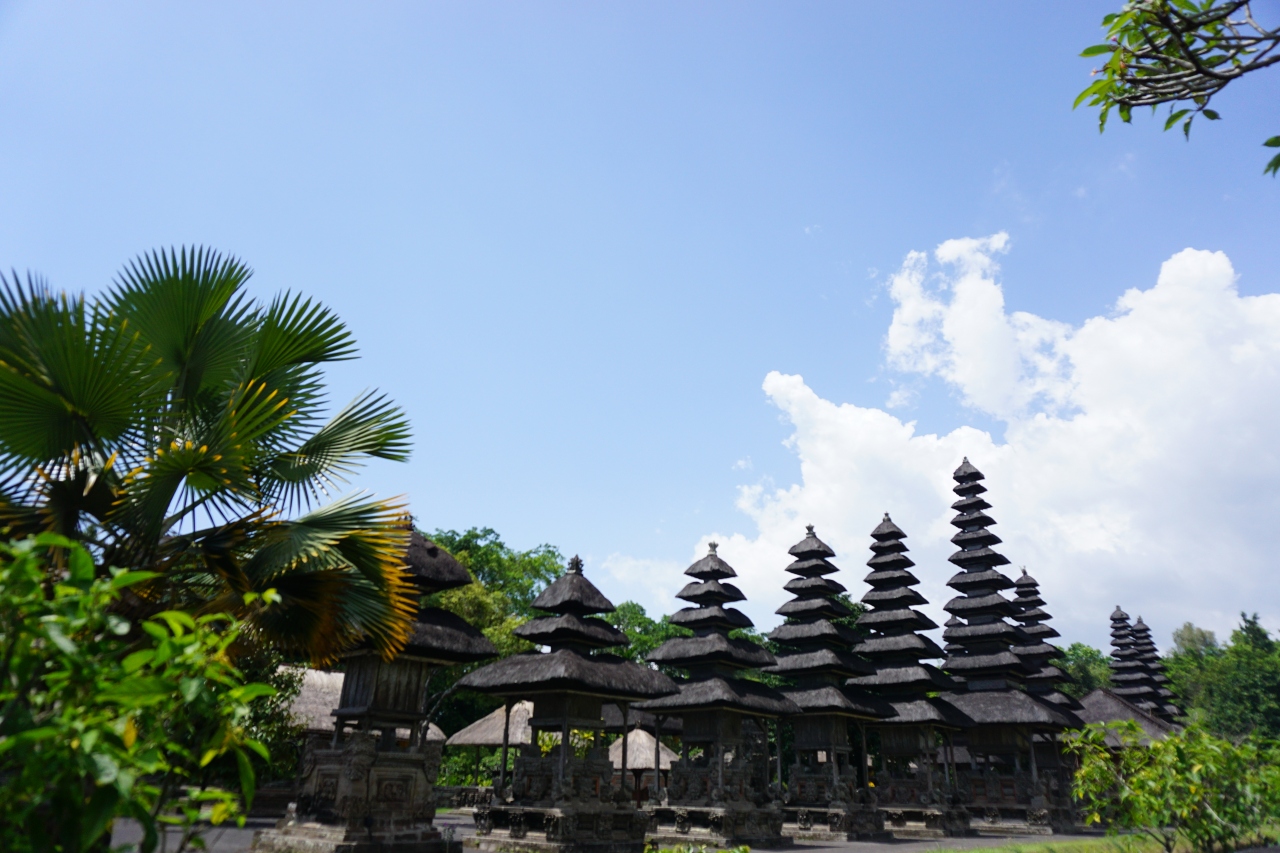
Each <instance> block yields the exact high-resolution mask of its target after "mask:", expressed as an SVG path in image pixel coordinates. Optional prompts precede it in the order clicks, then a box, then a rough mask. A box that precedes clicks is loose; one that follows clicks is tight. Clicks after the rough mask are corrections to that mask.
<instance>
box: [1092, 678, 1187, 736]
mask: <svg viewBox="0 0 1280 853" xmlns="http://www.w3.org/2000/svg"><path fill="white" fill-rule="evenodd" d="M1076 716H1078V717H1079V718H1080V719H1081V720H1083V721H1084V722H1085V723H1111V722H1117V721H1119V720H1133V721H1134V722H1135V723H1137V724H1138V726H1139V727H1140V728H1141V729H1142V733H1143V735H1144V736H1145V739H1146V742H1148V743H1149V742H1150V741H1153V740H1160V739H1161V738H1164V737H1167V736H1169V735H1170V734H1173V733H1174V732H1176V731H1177V730H1178V726H1176V725H1174V724H1173V723H1171V722H1169V721H1168V720H1165V719H1163V718H1161V717H1159V716H1157V715H1155V714H1153V713H1151V712H1149V711H1145V710H1143V709H1142V708H1139V707H1138V706H1137V705H1134V704H1133V703H1132V702H1130V701H1129V700H1127V699H1125V698H1124V697H1123V696H1118V695H1116V693H1115V691H1113V690H1108V689H1107V688H1105V687H1100V688H1098V689H1097V690H1093V691H1091V692H1089V693H1086V694H1085V695H1084V697H1083V698H1081V700H1080V707H1079V709H1078V710H1077V711H1076ZM1107 743H1108V745H1110V746H1113V747H1119V746H1121V745H1122V744H1121V741H1120V739H1119V738H1118V737H1116V735H1114V734H1108V735H1107Z"/></svg>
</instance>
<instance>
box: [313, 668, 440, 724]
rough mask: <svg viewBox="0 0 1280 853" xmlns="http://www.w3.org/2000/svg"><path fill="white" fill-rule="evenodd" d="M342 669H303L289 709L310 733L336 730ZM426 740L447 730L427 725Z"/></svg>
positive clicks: (343, 675)
mask: <svg viewBox="0 0 1280 853" xmlns="http://www.w3.org/2000/svg"><path fill="white" fill-rule="evenodd" d="M345 677H346V676H345V674H344V673H341V672H324V671H322V670H318V669H304V670H303V671H302V689H300V690H299V691H298V695H297V697H296V698H295V699H294V700H293V704H292V705H290V706H289V712H290V713H291V714H292V715H293V718H294V719H295V720H297V721H298V722H299V723H300V724H301V725H302V727H303V728H304V729H306V731H307V733H308V734H324V733H326V732H332V731H333V714H332V711H333V709H334V708H337V707H338V699H339V698H340V697H341V696H342V681H343V679H344V678H345ZM427 740H439V741H442V740H444V732H443V731H441V730H440V727H439V726H437V725H436V724H435V723H432V724H431V725H430V727H429V728H428V729H427Z"/></svg>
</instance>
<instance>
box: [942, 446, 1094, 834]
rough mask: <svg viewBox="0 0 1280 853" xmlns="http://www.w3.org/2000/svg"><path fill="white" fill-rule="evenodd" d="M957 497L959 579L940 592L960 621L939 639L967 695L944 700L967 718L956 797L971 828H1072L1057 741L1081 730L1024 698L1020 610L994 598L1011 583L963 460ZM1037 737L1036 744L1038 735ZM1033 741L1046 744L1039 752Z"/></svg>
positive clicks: (1045, 704) (976, 479)
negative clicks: (950, 594) (947, 645)
mask: <svg viewBox="0 0 1280 853" xmlns="http://www.w3.org/2000/svg"><path fill="white" fill-rule="evenodd" d="M953 478H954V479H955V482H956V485H955V488H954V489H953V491H954V492H955V493H956V495H957V496H958V497H959V500H957V501H956V502H955V503H954V504H952V508H953V509H955V510H956V512H957V515H956V516H955V518H953V519H952V520H951V524H952V525H953V526H954V527H957V528H959V531H960V532H959V533H957V534H956V535H955V536H953V537H952V539H951V541H952V542H953V543H954V544H955V545H956V546H957V547H958V548H959V549H960V550H958V551H956V553H954V554H952V555H951V557H950V560H951V562H952V563H954V564H955V565H956V566H958V567H959V568H960V572H959V573H958V574H956V575H955V576H954V577H953V578H951V580H949V581H948V582H947V586H949V587H951V588H952V589H954V590H956V592H958V593H960V595H958V596H957V597H955V598H953V599H951V601H949V602H947V605H946V607H945V608H944V609H945V610H946V611H947V612H948V613H951V614H952V615H953V616H956V617H957V618H959V619H961V620H963V621H964V624H963V625H960V626H956V627H954V628H949V629H948V630H947V631H946V632H945V633H944V634H943V638H944V639H946V640H948V641H954V643H955V644H956V645H958V646H959V647H960V650H959V651H957V652H956V653H954V654H952V655H951V656H950V657H949V658H947V662H946V664H945V669H946V670H947V672H948V673H950V674H953V675H957V676H961V677H963V678H964V679H965V689H964V690H963V691H957V692H955V693H950V694H944V698H946V699H947V700H948V701H950V702H951V703H952V704H954V705H955V706H956V707H957V708H959V709H960V710H961V711H963V712H964V713H965V714H966V715H967V716H968V717H969V718H970V719H972V720H973V722H974V726H973V727H972V728H970V729H968V730H967V731H966V732H965V733H964V739H965V741H966V746H967V748H968V754H969V767H968V769H967V770H966V771H965V772H964V773H962V778H961V784H962V791H961V793H962V795H966V794H967V800H968V807H969V810H970V813H971V814H972V815H973V817H974V818H975V823H978V825H979V828H980V829H982V828H986V829H990V830H992V831H995V832H1008V831H1021V832H1051V831H1053V830H1054V829H1066V828H1068V827H1070V826H1071V825H1072V824H1073V823H1074V815H1073V813H1072V806H1071V796H1070V783H1071V776H1070V771H1069V769H1068V768H1067V767H1066V766H1065V764H1064V763H1063V761H1062V755H1061V752H1060V750H1058V749H1057V748H1056V747H1057V737H1058V735H1059V734H1060V733H1061V732H1062V731H1063V730H1064V729H1066V728H1072V727H1076V726H1079V725H1080V721H1079V720H1078V719H1077V718H1076V717H1075V716H1074V715H1073V714H1072V713H1071V712H1070V710H1068V709H1066V708H1064V707H1061V706H1058V705H1055V704H1054V703H1052V702H1049V701H1047V700H1045V699H1042V698H1040V697H1037V696H1033V695H1031V694H1029V693H1027V692H1026V680H1027V677H1028V676H1029V675H1034V674H1035V672H1037V671H1038V670H1033V669H1032V668H1031V667H1029V666H1028V665H1027V664H1025V663H1024V662H1023V661H1022V659H1020V658H1019V657H1018V655H1017V654H1015V653H1014V652H1013V650H1012V647H1014V646H1018V645H1024V644H1027V643H1028V642H1029V638H1028V637H1027V636H1026V634H1024V633H1023V632H1022V631H1021V630H1020V629H1018V628H1015V627H1014V626H1013V625H1011V624H1010V623H1009V622H1008V621H1006V620H1007V619H1008V618H1010V617H1014V616H1016V615H1018V613H1019V608H1018V607H1016V606H1015V605H1014V604H1013V602H1011V601H1010V600H1009V599H1007V598H1005V597H1004V596H1003V595H1001V591H1002V590H1006V589H1010V588H1011V587H1013V586H1014V583H1013V581H1011V580H1009V578H1008V577H1006V576H1005V575H1004V574H1003V573H1001V572H1000V571H999V569H998V568H997V567H998V566H1003V565H1007V564H1008V562H1009V561H1008V560H1007V559H1006V558H1005V557H1004V556H1003V555H1002V554H1000V553H998V552H997V551H995V550H993V548H992V546H993V545H998V544H999V543H1000V537H998V536H996V535H995V534H994V533H993V532H991V529H990V528H991V527H992V525H994V524H995V519H993V518H991V516H989V515H987V514H986V510H988V509H990V508H991V504H990V503H988V502H987V501H986V500H985V499H984V498H983V497H982V495H983V493H985V492H986V488H985V487H983V485H982V483H981V482H980V481H981V480H983V479H984V477H983V475H982V472H981V471H979V470H978V469H977V468H975V467H974V466H973V465H972V464H971V463H970V462H969V460H968V459H965V460H964V462H963V463H962V464H961V465H960V467H959V468H957V469H956V471H955V474H954V475H953ZM1036 736H1039V737H1036ZM1033 738H1035V739H1036V740H1038V741H1043V742H1044V743H1045V744H1046V745H1048V746H1050V747H1052V749H1051V750H1048V749H1046V750H1043V751H1042V750H1041V749H1037V748H1035V746H1034V741H1033Z"/></svg>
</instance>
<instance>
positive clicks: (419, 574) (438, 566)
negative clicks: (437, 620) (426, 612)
mask: <svg viewBox="0 0 1280 853" xmlns="http://www.w3.org/2000/svg"><path fill="white" fill-rule="evenodd" d="M405 570H406V571H407V572H408V573H409V577H410V579H411V580H412V581H413V583H414V585H415V586H417V587H418V589H420V590H421V591H422V592H423V593H427V594H430V593H433V592H440V591H441V590H446V589H456V588H457V587H460V586H466V585H467V584H469V583H471V575H469V574H468V573H467V570H466V569H464V568H463V567H462V564H461V563H459V562H458V561H457V560H455V559H454V558H453V555H452V554H450V553H449V552H448V551H446V550H445V549H443V548H441V547H440V546H439V545H437V544H436V543H434V542H432V541H431V540H430V539H428V538H427V537H425V536H423V535H422V534H421V533H419V532H418V531H417V530H414V531H412V532H410V534H409V550H408V551H407V552H406V553H405Z"/></svg>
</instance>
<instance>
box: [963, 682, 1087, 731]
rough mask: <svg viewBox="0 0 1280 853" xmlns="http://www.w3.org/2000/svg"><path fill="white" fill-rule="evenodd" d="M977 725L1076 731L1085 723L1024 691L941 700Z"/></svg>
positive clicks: (973, 693)
mask: <svg viewBox="0 0 1280 853" xmlns="http://www.w3.org/2000/svg"><path fill="white" fill-rule="evenodd" d="M939 698H941V699H942V700H943V701H945V702H947V703H948V704H950V705H952V706H954V707H955V708H956V709H958V710H959V711H960V712H961V713H963V714H964V715H965V716H967V717H969V718H970V719H971V720H973V722H974V723H975V724H977V725H1016V726H1032V727H1036V728H1047V729H1076V728H1081V727H1083V725H1084V723H1083V721H1081V719H1080V718H1079V717H1077V716H1076V715H1075V714H1073V713H1072V712H1071V711H1070V710H1069V709H1066V708H1062V707H1060V706H1056V705H1054V704H1053V703H1052V702H1047V701H1044V700H1043V699H1040V698H1039V697H1036V696H1032V695H1031V694H1029V693H1024V692H1023V691H1021V690H977V691H975V690H968V691H964V692H958V693H943V694H941V696H940V697H939Z"/></svg>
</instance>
